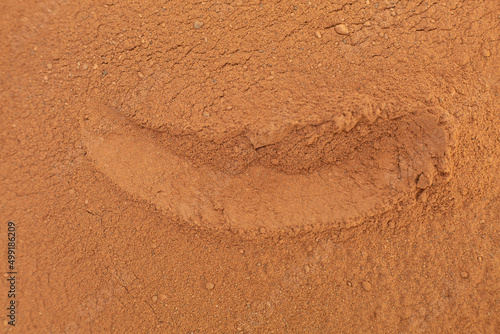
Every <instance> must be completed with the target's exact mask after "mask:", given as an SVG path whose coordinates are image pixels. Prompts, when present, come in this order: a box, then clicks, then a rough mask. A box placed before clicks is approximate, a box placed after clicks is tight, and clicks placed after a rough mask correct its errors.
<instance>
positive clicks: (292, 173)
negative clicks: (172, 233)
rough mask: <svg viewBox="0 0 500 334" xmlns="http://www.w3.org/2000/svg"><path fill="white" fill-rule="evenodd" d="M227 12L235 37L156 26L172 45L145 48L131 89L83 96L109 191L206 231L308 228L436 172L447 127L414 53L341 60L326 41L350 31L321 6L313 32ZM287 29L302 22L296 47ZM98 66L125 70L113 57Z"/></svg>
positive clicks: (360, 215) (379, 208) (382, 207)
mask: <svg viewBox="0 0 500 334" xmlns="http://www.w3.org/2000/svg"><path fill="white" fill-rule="evenodd" d="M171 5H173V4H171ZM232 10H233V11H234V12H233V13H232V15H234V16H235V17H244V18H245V20H244V22H247V23H246V25H245V23H243V22H241V24H242V25H245V29H246V31H248V34H243V35H242V31H241V29H237V28H235V27H234V25H227V24H225V23H224V22H221V21H220V20H215V19H214V18H212V19H211V18H210V16H208V17H207V16H205V21H204V22H200V21H198V20H195V19H193V20H191V21H190V22H184V21H182V22H170V24H171V27H170V29H171V30H172V31H184V30H185V34H184V35H183V36H184V37H185V38H184V39H183V41H182V42H181V41H179V40H178V38H179V37H178V35H177V34H172V35H170V36H168V37H169V38H170V39H171V40H170V45H168V43H166V44H167V46H168V47H167V46H166V44H162V43H160V42H161V41H160V40H154V39H153V40H152V41H151V42H150V47H149V48H150V49H152V51H151V50H150V51H149V53H148V54H149V55H154V54H161V56H160V57H151V56H150V57H149V58H147V59H143V63H144V67H145V68H146V69H145V70H142V72H141V70H138V71H134V79H133V80H129V81H131V82H133V84H129V85H128V86H127V85H123V84H122V85H123V87H121V88H113V86H112V85H110V86H109V87H111V88H109V87H108V88H102V89H100V90H95V91H92V92H91V96H90V98H89V99H88V100H87V102H86V105H85V107H84V108H83V110H82V117H81V128H82V133H83V138H84V142H85V144H86V146H87V149H88V152H89V153H90V156H91V157H92V158H93V160H94V161H95V164H96V166H97V167H98V168H99V169H100V170H101V171H102V172H104V173H105V174H106V175H107V176H109V177H110V178H111V179H112V180H113V181H114V182H115V183H116V184H118V185H119V186H120V187H121V188H122V189H124V190H125V191H127V192H129V193H130V194H132V195H134V196H136V197H138V198H141V199H145V200H147V201H149V202H151V203H153V204H155V205H156V206H158V207H159V208H162V209H164V210H166V211H168V212H169V213H174V214H177V215H179V216H180V217H182V218H183V219H184V220H186V221H188V222H190V223H192V224H194V225H197V226H202V227H207V228H211V229H229V230H234V231H240V232H246V231H252V230H255V229H262V228H266V229H267V230H270V231H286V230H287V229H306V230H312V229H314V230H321V229H325V228H349V227H353V226H355V225H357V224H359V223H360V222H361V221H363V219H365V218H366V217H371V216H375V215H378V214H380V213H382V212H385V211H387V210H390V209H391V208H392V207H393V206H394V205H395V204H397V203H401V202H406V203H408V202H409V203H411V202H412V201H415V200H416V198H417V197H418V196H419V194H420V193H421V192H422V191H423V190H424V189H426V188H428V187H429V186H431V185H432V184H433V183H436V182H446V181H447V180H448V179H449V177H450V176H451V172H452V171H451V167H450V166H452V162H451V161H450V160H451V157H452V156H453V151H454V147H455V137H456V133H455V121H454V118H453V116H452V115H451V113H450V112H449V111H447V110H445V109H443V108H442V107H440V106H438V105H435V104H434V103H433V102H432V101H431V100H430V99H428V98H427V96H428V94H429V91H433V90H438V89H439V87H438V85H437V84H436V87H432V85H433V83H435V82H437V80H434V79H433V78H432V77H429V74H427V72H426V71H425V68H423V66H422V65H420V64H419V62H418V61H413V62H412V63H408V62H406V63H399V62H394V59H390V58H388V59H385V60H384V59H379V60H376V61H373V60H366V61H364V62H363V63H362V66H358V65H355V64H354V65H353V63H354V62H353V63H349V62H346V59H345V57H344V56H342V55H341V51H342V47H343V46H342V44H339V42H341V41H342V40H344V41H345V38H353V36H356V35H355V34H356V33H357V32H359V31H362V29H363V27H361V28H359V27H358V28H356V27H351V30H349V27H348V26H346V25H344V24H342V25H341V26H339V25H338V22H333V21H329V20H326V19H325V18H324V17H321V12H317V13H318V17H317V18H316V19H315V20H312V21H313V22H321V23H322V30H321V32H320V31H318V30H312V29H313V28H314V27H312V26H310V24H308V23H307V22H305V23H304V22H302V23H300V22H295V23H293V22H291V21H289V20H288V21H285V20H284V21H283V22H281V23H282V24H283V25H281V26H280V22H276V21H275V20H274V21H272V20H273V19H271V18H276V17H277V15H276V14H277V13H279V11H280V8H279V5H276V6H274V7H273V6H270V7H266V9H260V10H252V9H249V8H239V7H235V8H233V9H232ZM266 11H268V13H266ZM186 17H189V15H187V16H186ZM111 19H112V15H110V20H111ZM148 20H150V21H151V22H149V23H148V24H150V25H152V26H154V25H155V24H156V25H160V24H161V22H160V21H158V22H155V18H154V16H152V17H150V18H149V19H148ZM236 22H240V21H236ZM248 22H252V24H251V25H249V24H248ZM226 23H227V22H226ZM172 26H173V27H172ZM297 30H298V31H303V30H307V31H309V30H312V36H313V37H312V38H313V42H311V41H309V42H307V52H305V51H304V47H301V45H304V43H306V42H304V41H303V37H302V36H303V35H302V34H300V33H297ZM186 36H187V37H186ZM247 36H255V37H257V36H258V39H255V40H251V41H250V40H248V38H246V37H247ZM103 38H104V37H103ZM165 38H166V37H165ZM134 49H135V47H134V45H130V46H129V47H126V50H134ZM344 51H345V50H344ZM120 57H121V56H120ZM120 57H118V58H120ZM113 66H114V67H113ZM108 68H110V69H111V68H114V70H116V72H118V73H125V74H122V76H123V80H122V82H126V81H127V80H126V79H127V78H129V76H130V75H131V74H130V72H131V69H130V66H129V65H126V60H116V61H115V62H114V63H113V64H110V65H109V66H108ZM361 69H362V71H361ZM143 72H144V73H143ZM135 75H136V76H135ZM113 84H115V85H116V82H113Z"/></svg>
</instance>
